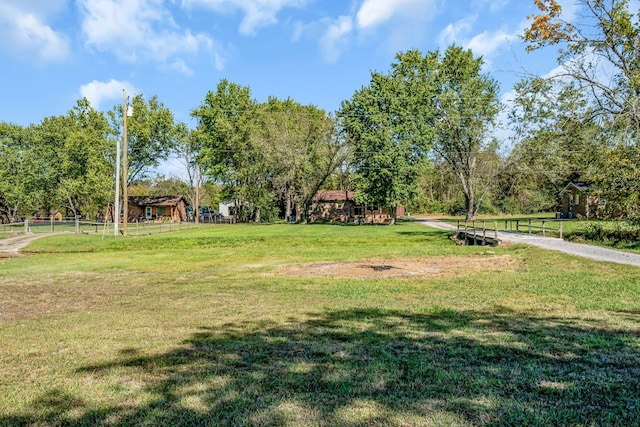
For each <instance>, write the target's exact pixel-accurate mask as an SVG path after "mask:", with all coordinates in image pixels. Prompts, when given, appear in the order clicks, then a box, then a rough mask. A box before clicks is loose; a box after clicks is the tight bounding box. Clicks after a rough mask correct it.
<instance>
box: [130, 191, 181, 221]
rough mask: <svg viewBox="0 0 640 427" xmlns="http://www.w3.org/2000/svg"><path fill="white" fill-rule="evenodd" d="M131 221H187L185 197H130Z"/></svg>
mask: <svg viewBox="0 0 640 427" xmlns="http://www.w3.org/2000/svg"><path fill="white" fill-rule="evenodd" d="M128 200H129V216H128V219H129V221H186V220H187V201H186V199H185V198H184V196H129V199H128Z"/></svg>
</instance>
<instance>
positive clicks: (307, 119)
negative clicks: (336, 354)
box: [0, 0, 640, 222]
mask: <svg viewBox="0 0 640 427" xmlns="http://www.w3.org/2000/svg"><path fill="white" fill-rule="evenodd" d="M533 1H534V3H535V5H536V6H537V8H538V10H539V13H538V14H534V15H532V16H530V17H528V18H529V22H530V26H529V28H527V29H526V30H525V32H524V34H523V36H522V38H523V42H524V43H526V44H527V48H528V49H529V50H536V49H543V48H545V49H550V48H555V47H558V50H557V52H558V57H557V58H558V63H559V65H560V67H559V68H558V70H559V71H558V72H557V73H555V74H553V75H551V76H546V77H540V76H528V77H526V78H524V79H522V80H521V81H520V82H518V83H517V84H516V86H515V88H514V92H515V97H514V100H513V102H512V103H511V104H510V105H508V106H506V105H503V104H502V103H501V101H500V88H499V85H498V83H497V81H496V80H495V79H494V78H493V77H491V75H490V74H489V73H487V72H485V71H483V65H484V62H483V59H482V57H476V56H474V54H473V52H472V51H471V50H468V49H464V48H462V47H460V46H455V45H452V46H449V47H448V48H447V49H445V50H444V51H440V50H436V51H431V52H427V53H426V54H423V53H421V52H420V51H418V50H410V51H407V52H400V53H398V54H397V55H396V57H395V60H394V62H393V63H392V64H391V66H390V69H389V70H388V71H387V72H372V73H371V79H370V81H369V82H368V84H367V85H365V86H363V87H362V88H361V89H359V90H356V91H355V92H354V94H353V96H352V97H351V98H350V99H347V100H344V101H343V102H342V103H341V106H340V108H339V110H338V111H336V112H335V113H327V112H326V111H324V110H322V109H319V108H317V107H316V106H314V105H302V104H300V103H298V102H296V101H295V100H293V99H290V98H287V99H278V98H276V97H270V98H269V99H268V100H267V101H266V102H258V101H256V100H255V99H254V98H253V97H252V95H251V89H250V88H249V87H246V86H241V85H238V84H236V83H233V82H230V81H228V80H226V79H223V80H221V81H220V82H219V83H218V85H217V86H216V88H215V89H214V90H211V91H209V92H208V93H207V94H206V95H205V97H204V99H203V101H202V103H201V104H200V105H199V106H197V107H195V108H194V109H193V110H192V113H191V114H192V117H193V118H194V119H195V120H196V123H197V125H196V127H195V128H193V129H189V128H188V127H187V126H186V125H185V124H184V123H176V121H175V120H174V117H173V114H172V113H171V111H170V110H169V109H168V108H167V107H165V106H164V105H163V104H162V103H161V102H160V101H159V100H158V99H157V97H155V96H154V97H151V98H150V99H148V100H145V98H144V97H143V96H142V95H137V96H135V97H134V98H133V99H132V105H133V107H134V115H133V117H131V118H129V121H128V123H129V129H128V139H129V152H128V157H129V159H130V163H129V169H128V171H129V172H128V175H129V176H128V182H130V183H131V186H132V187H131V189H132V190H134V193H135V192H136V191H137V192H146V193H148V194H158V192H159V191H167V192H168V191H181V192H182V193H184V194H185V196H187V199H188V200H189V201H190V202H191V203H192V204H195V197H196V191H195V190H196V188H198V189H202V188H206V189H207V191H200V192H199V193H200V195H201V196H202V195H203V194H204V195H205V196H204V197H208V198H209V199H208V200H210V201H216V200H234V201H235V202H236V206H237V208H238V215H239V217H240V219H241V220H245V221H257V222H260V221H273V220H275V219H278V218H287V219H289V218H294V219H295V220H304V219H305V217H306V213H307V212H308V211H309V207H310V204H311V202H312V198H313V196H314V194H316V192H317V191H318V190H319V189H321V188H323V189H353V190H355V195H356V200H357V201H359V202H361V203H370V204H376V205H379V206H385V207H388V208H394V207H396V206H399V205H403V206H405V207H407V208H408V209H409V210H410V211H413V212H440V213H450V214H465V215H466V217H467V218H468V219H473V218H475V217H476V215H477V214H478V213H480V212H489V213H499V212H508V213H535V212H542V211H549V210H554V209H556V208H557V205H558V201H559V193H560V191H561V190H562V189H563V188H564V187H565V186H566V185H567V183H569V182H571V181H582V182H588V183H589V184H590V185H591V186H592V188H593V189H595V191H597V192H598V194H599V195H600V197H601V200H606V203H603V204H602V206H601V208H600V210H599V214H601V215H603V216H609V217H621V216H629V217H634V218H635V217H640V206H639V204H638V197H640V168H639V167H638V165H639V164H640V163H639V161H640V158H639V154H638V146H637V141H638V131H639V130H640V102H639V96H640V55H639V53H638V52H639V50H638V48H637V47H638V46H639V45H640V24H639V21H638V15H637V14H634V13H633V11H632V5H630V3H629V1H627V0H606V1H602V0H579V1H578V4H579V5H580V6H581V7H582V9H581V11H582V15H581V16H582V18H581V19H582V21H579V22H576V23H573V24H569V23H567V22H565V21H563V20H562V9H561V8H560V6H559V5H558V4H557V2H556V1H554V0H533ZM550 46H552V47H550ZM122 113H123V107H122V106H116V107H114V108H113V109H112V110H111V111H109V112H99V111H96V110H95V109H93V108H92V106H91V105H90V104H89V102H88V101H87V100H86V99H82V100H79V101H78V102H77V104H76V105H75V106H74V107H73V108H72V109H71V110H70V111H69V112H67V113H66V114H65V115H63V116H56V117H49V118H45V119H44V120H42V122H41V123H39V124H33V125H30V126H26V127H23V126H19V125H15V124H10V123H4V122H0V158H1V160H0V213H1V214H3V215H4V216H5V217H6V218H7V219H8V220H13V219H15V218H16V217H17V216H19V215H28V214H29V213H30V212H33V211H35V210H47V209H50V208H56V207H65V208H67V209H68V210H69V211H70V212H72V213H73V214H78V213H82V214H85V215H88V214H90V213H91V212H96V211H100V210H104V209H105V207H106V206H107V205H108V204H109V203H110V202H112V194H113V190H114V188H113V186H114V174H115V166H114V165H115V157H116V143H115V142H116V141H117V140H118V139H121V138H122V125H121V123H122ZM500 113H505V114H506V115H507V116H508V123H507V124H506V126H507V130H506V131H505V130H504V129H502V131H501V132H500V129H499V125H500V123H499V120H498V117H499V114H500ZM500 135H502V136H500ZM504 135H508V136H504ZM169 156H173V157H175V158H177V159H178V160H180V162H181V163H182V164H183V165H184V169H185V173H186V179H183V180H182V181H180V180H177V179H175V178H169V179H164V178H157V177H156V179H154V180H150V178H149V176H150V172H152V171H153V170H154V168H155V167H157V166H158V165H159V164H160V162H161V161H163V160H166V159H167V158H168V157H169ZM198 202H199V203H201V202H202V200H199V201H198ZM390 211H391V212H395V209H390Z"/></svg>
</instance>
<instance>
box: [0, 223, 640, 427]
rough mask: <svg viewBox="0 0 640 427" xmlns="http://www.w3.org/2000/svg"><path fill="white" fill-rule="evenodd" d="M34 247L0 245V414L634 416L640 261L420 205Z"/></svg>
mask: <svg viewBox="0 0 640 427" xmlns="http://www.w3.org/2000/svg"><path fill="white" fill-rule="evenodd" d="M29 249H30V250H32V251H34V252H36V253H33V254H31V255H27V256H24V257H20V258H10V259H0V342H1V343H2V346H0V367H1V370H2V372H1V375H0V426H3V425H72V426H83V425H96V424H102V425H234V426H235V425H256V426H257V425H291V426H299V425H308V426H324V425H336V426H338V425H339V426H366V425H412V426H413V425H425V426H431V425H434V426H435V425H461V426H467V425H469V426H470V425H616V424H617V425H638V424H640V274H639V271H638V268H636V267H630V266H622V265H612V264H606V263H596V262H592V261H588V260H584V259H578V258H574V257H570V256H565V255H562V254H559V253H555V252H554V253H550V252H545V251H543V250H539V249H535V248H529V247H524V246H518V245H514V246H509V247H498V248H491V249H490V250H487V248H483V247H473V246H470V247H462V246H456V245H455V243H454V242H452V241H451V240H449V239H448V233H447V232H443V231H439V230H432V229H429V228H427V227H425V226H422V225H419V224H411V223H401V224H399V225H397V226H393V227H389V226H380V227H377V226H360V227H358V226H329V225H309V226H303V225H288V224H287V225H263V226H250V225H237V226H220V227H207V228H206V229H200V230H193V231H185V232H181V233H179V234H177V233H174V234H165V235H156V236H148V237H139V238H128V239H124V238H114V237H112V236H110V237H107V238H105V239H104V240H103V239H102V238H101V237H100V236H99V235H57V236H52V237H48V238H45V239H41V240H38V241H36V242H34V243H33V244H32V245H30V246H29ZM37 252H41V253H37Z"/></svg>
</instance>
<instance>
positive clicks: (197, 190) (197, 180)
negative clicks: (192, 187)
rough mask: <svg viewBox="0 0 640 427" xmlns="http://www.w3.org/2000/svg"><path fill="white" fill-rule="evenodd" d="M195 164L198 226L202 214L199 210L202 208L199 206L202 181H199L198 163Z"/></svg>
mask: <svg viewBox="0 0 640 427" xmlns="http://www.w3.org/2000/svg"><path fill="white" fill-rule="evenodd" d="M195 165H196V173H195V175H196V203H195V205H196V206H195V211H194V212H195V214H196V226H197V225H198V219H199V218H198V217H199V216H200V212H199V210H200V208H199V199H200V192H199V189H200V181H199V178H198V164H197V163H196V164H195Z"/></svg>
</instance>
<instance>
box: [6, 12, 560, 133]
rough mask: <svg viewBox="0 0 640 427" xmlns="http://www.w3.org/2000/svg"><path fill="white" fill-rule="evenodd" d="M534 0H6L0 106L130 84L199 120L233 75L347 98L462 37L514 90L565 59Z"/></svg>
mask: <svg viewBox="0 0 640 427" xmlns="http://www.w3.org/2000/svg"><path fill="white" fill-rule="evenodd" d="M564 3H568V1H565V2H564ZM569 6H570V5H567V8H569V9H571V7H569ZM534 11H535V8H534V4H533V0H468V1H465V0H0V55H1V57H2V64H3V67H2V70H1V71H0V73H1V79H0V85H1V91H0V92H1V93H2V102H1V103H0V120H1V121H8V122H14V123H18V124H21V125H27V124H29V123H37V122H39V121H40V120H42V119H43V118H44V117H46V116H50V115H58V114H64V113H65V112H66V111H68V110H69V109H70V108H71V107H72V106H73V105H74V104H75V101H76V100H77V99H79V98H81V97H82V96H86V97H87V98H88V99H89V100H90V101H91V102H92V104H93V105H94V107H96V108H97V109H100V110H109V109H111V108H112V107H113V106H114V105H115V104H116V103H121V102H122V89H127V92H128V93H129V94H132V95H133V94H136V93H142V94H144V95H145V97H147V98H149V97H150V96H152V95H154V94H155V95H158V97H159V99H160V100H161V101H162V102H163V103H164V104H165V105H166V106H167V107H169V108H170V109H171V110H173V111H174V114H175V116H176V118H177V119H178V120H181V121H185V122H187V123H190V122H191V119H190V115H189V113H190V111H191V110H192V109H193V108H195V107H197V106H198V105H199V104H200V103H201V102H202V100H203V99H204V96H205V94H206V92H207V91H208V90H213V89H215V86H216V84H217V83H218V82H219V81H220V79H222V78H227V79H228V80H230V81H232V82H236V83H239V84H242V85H247V86H249V87H251V90H252V93H253V95H254V97H255V98H256V99H257V100H258V101H264V100H266V99H267V97H268V96H269V95H274V96H277V97H280V98H286V97H291V98H293V99H295V100H296V101H298V102H301V103H303V104H314V105H317V106H319V107H320V108H323V109H325V110H327V111H335V110H336V109H338V107H339V105H340V102H341V101H342V100H343V99H348V98H350V97H351V95H352V94H353V92H354V91H355V90H357V89H359V88H360V87H361V86H362V85H366V84H368V81H369V77H370V72H371V71H372V70H376V71H387V70H388V69H389V67H390V64H391V62H392V61H393V58H394V55H395V53H396V52H398V51H405V50H408V49H411V48H418V49H420V50H421V51H422V52H426V51H429V50H434V49H437V48H440V49H445V48H446V47H447V46H448V45H450V44H451V43H456V44H458V45H462V46H465V47H469V48H471V49H472V50H473V51H474V53H476V55H483V57H484V58H485V60H486V62H487V64H486V67H485V70H486V71H487V72H490V73H491V74H492V75H493V76H494V77H495V78H496V79H498V80H499V81H500V82H501V85H502V91H503V93H507V92H508V91H509V90H510V89H511V88H512V86H513V83H514V82H515V81H517V80H518V79H519V78H520V75H519V74H521V73H522V72H523V71H524V70H527V71H530V72H535V73H541V74H545V73H547V72H549V71H550V70H551V69H553V68H554V67H555V66H556V63H555V61H554V57H555V55H554V52H552V51H549V52H536V53H534V54H527V53H526V52H525V50H524V47H523V45H522V43H521V41H520V39H519V38H518V35H519V34H521V33H522V30H523V28H524V27H525V26H526V24H527V19H526V17H527V15H529V14H531V13H532V12H534ZM191 125H193V123H191Z"/></svg>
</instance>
